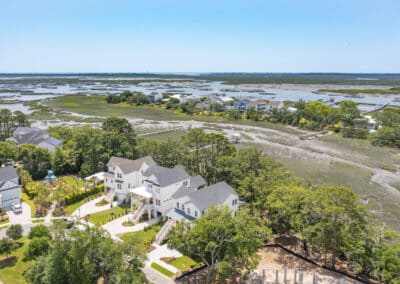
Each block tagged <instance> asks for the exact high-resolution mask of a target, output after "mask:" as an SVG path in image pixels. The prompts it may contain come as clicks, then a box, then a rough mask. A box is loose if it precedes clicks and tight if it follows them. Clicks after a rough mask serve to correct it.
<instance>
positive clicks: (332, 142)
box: [318, 135, 400, 170]
mask: <svg viewBox="0 0 400 284" xmlns="http://www.w3.org/2000/svg"><path fill="white" fill-rule="evenodd" d="M318 139H319V140H321V141H323V142H324V143H326V145H327V146H328V147H329V148H331V149H332V150H336V149H337V150H339V151H340V152H341V155H342V156H343V157H344V158H346V159H349V160H354V161H356V162H361V163H363V164H365V165H368V166H371V167H377V168H381V169H387V170H390V169H395V168H396V166H400V151H399V150H398V149H395V148H389V147H378V146H373V145H372V144H371V143H370V142H369V141H368V140H362V139H351V138H343V137H341V136H340V135H327V136H323V137H319V138H318Z"/></svg>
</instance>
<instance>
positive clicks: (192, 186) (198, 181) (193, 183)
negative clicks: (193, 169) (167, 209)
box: [172, 175, 207, 199]
mask: <svg viewBox="0 0 400 284" xmlns="http://www.w3.org/2000/svg"><path fill="white" fill-rule="evenodd" d="M205 185H207V182H206V181H205V180H204V178H203V177H202V176H200V175H197V176H194V177H190V181H189V187H186V186H181V187H180V188H179V189H178V190H177V191H176V192H175V193H174V194H173V195H172V198H174V199H176V198H181V197H183V196H185V195H188V194H190V193H192V192H194V191H196V190H198V189H199V188H200V187H203V186H205Z"/></svg>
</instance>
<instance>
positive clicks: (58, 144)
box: [42, 137, 63, 147]
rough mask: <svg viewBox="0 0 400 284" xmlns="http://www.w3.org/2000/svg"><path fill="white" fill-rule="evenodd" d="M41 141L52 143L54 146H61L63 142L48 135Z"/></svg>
mask: <svg viewBox="0 0 400 284" xmlns="http://www.w3.org/2000/svg"><path fill="white" fill-rule="evenodd" d="M42 142H46V143H48V144H50V145H53V146H55V147H61V146H62V144H63V143H62V141H61V140H58V139H56V138H54V137H48V138H46V139H44V140H43V141H42Z"/></svg>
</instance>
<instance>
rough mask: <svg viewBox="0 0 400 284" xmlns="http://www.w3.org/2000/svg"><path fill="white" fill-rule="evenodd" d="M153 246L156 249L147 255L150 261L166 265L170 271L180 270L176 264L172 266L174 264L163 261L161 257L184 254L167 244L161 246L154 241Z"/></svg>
mask: <svg viewBox="0 0 400 284" xmlns="http://www.w3.org/2000/svg"><path fill="white" fill-rule="evenodd" d="M152 246H154V247H155V249H154V250H152V251H151V252H149V253H148V254H147V257H148V259H149V260H148V261H149V262H150V263H152V262H155V263H157V264H159V265H161V266H162V267H165V268H166V269H168V270H169V271H171V272H173V273H177V272H178V271H179V270H178V269H177V268H176V267H175V266H172V265H170V264H168V263H166V262H164V261H162V260H161V258H163V257H181V256H182V254H181V253H180V252H179V251H177V250H174V249H169V248H168V247H167V245H166V244H165V245H162V246H159V245H156V244H154V243H153V244H152Z"/></svg>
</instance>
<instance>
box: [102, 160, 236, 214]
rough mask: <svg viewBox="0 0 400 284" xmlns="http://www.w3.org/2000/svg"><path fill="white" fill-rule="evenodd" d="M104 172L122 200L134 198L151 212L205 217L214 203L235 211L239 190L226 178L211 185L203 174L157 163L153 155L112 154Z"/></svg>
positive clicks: (106, 184)
mask: <svg viewBox="0 0 400 284" xmlns="http://www.w3.org/2000/svg"><path fill="white" fill-rule="evenodd" d="M107 167H108V172H107V173H106V174H105V175H104V178H105V179H104V183H105V187H106V188H108V189H111V190H112V191H113V192H114V193H115V195H116V196H117V198H118V199H119V200H122V199H128V198H132V200H133V201H132V202H138V204H139V206H140V208H144V206H145V207H146V209H145V210H143V211H146V210H147V212H148V214H149V216H153V217H156V216H167V217H169V218H171V219H174V220H182V219H187V220H193V219H196V218H199V217H201V216H202V215H203V214H204V213H205V212H206V211H207V210H208V209H209V208H210V207H211V206H222V205H225V206H227V207H229V208H230V209H231V211H232V214H235V213H236V212H237V210H238V206H239V201H238V200H239V196H238V194H237V193H236V192H235V191H234V190H233V189H232V188H231V187H230V186H229V185H228V184H227V183H225V182H220V183H217V184H213V185H210V186H207V183H206V181H205V180H204V179H203V178H202V177H201V176H190V175H189V174H188V173H187V172H186V171H185V170H184V169H182V168H165V167H161V166H158V165H156V163H155V162H154V160H153V159H152V158H151V157H150V156H147V157H143V158H140V159H137V160H128V159H122V158H117V157H112V158H111V159H110V161H109V162H108V164H107Z"/></svg>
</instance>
